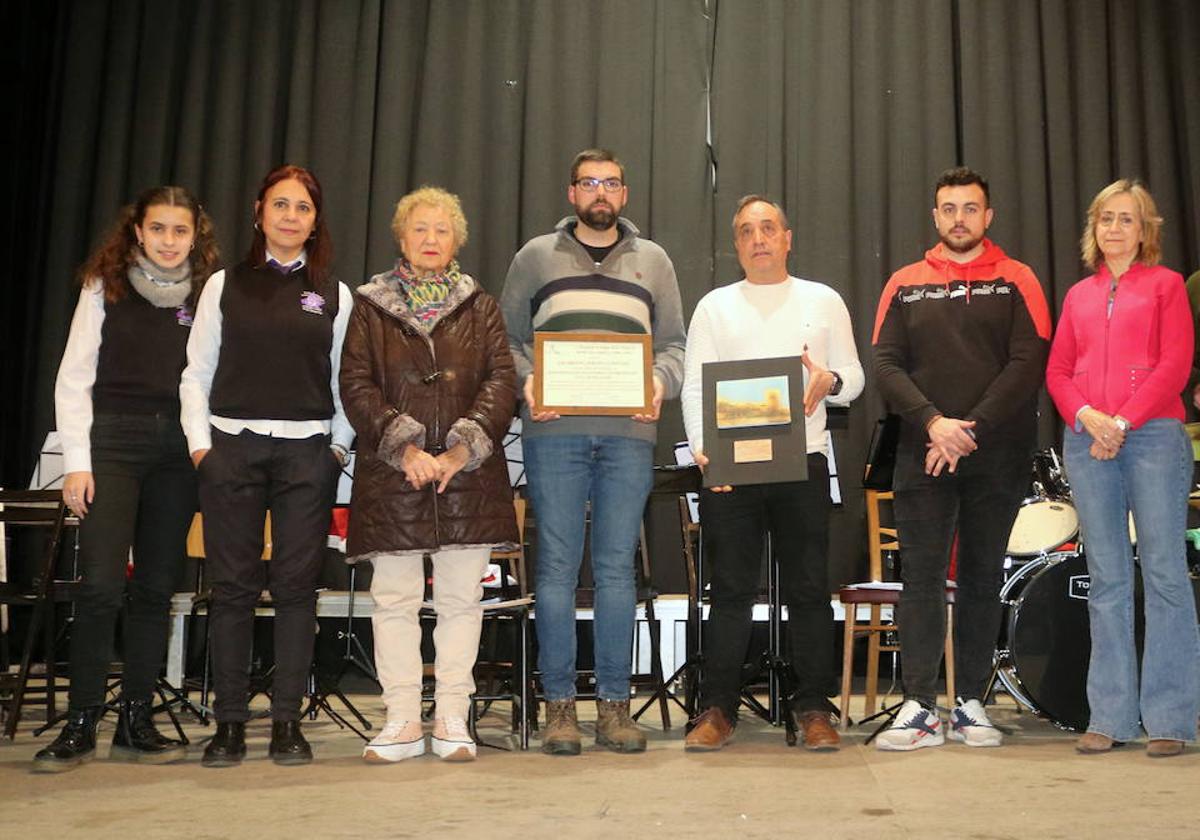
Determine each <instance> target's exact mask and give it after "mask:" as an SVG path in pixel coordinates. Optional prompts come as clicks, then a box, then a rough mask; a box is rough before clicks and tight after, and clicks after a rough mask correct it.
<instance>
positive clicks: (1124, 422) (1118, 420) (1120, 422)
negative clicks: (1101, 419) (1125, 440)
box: [1113, 417, 1129, 434]
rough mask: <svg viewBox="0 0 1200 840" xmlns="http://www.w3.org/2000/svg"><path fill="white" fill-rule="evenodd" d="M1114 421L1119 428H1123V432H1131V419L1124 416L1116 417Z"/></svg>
mask: <svg viewBox="0 0 1200 840" xmlns="http://www.w3.org/2000/svg"><path fill="white" fill-rule="evenodd" d="M1113 422H1114V423H1116V424H1117V428H1118V429H1120V430H1121V433H1122V434H1128V433H1129V421H1128V420H1126V419H1125V418H1124V417H1114V418H1113Z"/></svg>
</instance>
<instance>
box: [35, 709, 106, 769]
mask: <svg viewBox="0 0 1200 840" xmlns="http://www.w3.org/2000/svg"><path fill="white" fill-rule="evenodd" d="M103 711H104V707H103V706H85V707H84V708H82V709H70V710H68V711H67V722H66V724H64V725H63V728H62V731H61V732H59V733H58V737H57V738H55V739H54V741H53V743H51V744H50V745H49V746H47V747H45V748H43V749H41V750H38V753H37V755H35V756H34V757H33V772H35V773H62V772H65V771H67V770H74V769H75V768H76V767H78V766H79V765H80V764H83V762H85V761H91V760H92V758H93V756H95V755H96V724H97V723H98V722H99V720H100V715H101V713H102V712H103Z"/></svg>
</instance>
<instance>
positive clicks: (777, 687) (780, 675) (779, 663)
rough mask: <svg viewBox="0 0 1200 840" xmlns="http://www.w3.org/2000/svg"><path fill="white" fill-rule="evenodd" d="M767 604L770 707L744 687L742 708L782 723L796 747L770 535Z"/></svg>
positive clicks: (765, 667)
mask: <svg viewBox="0 0 1200 840" xmlns="http://www.w3.org/2000/svg"><path fill="white" fill-rule="evenodd" d="M767 605H768V609H769V617H768V619H767V634H768V635H767V649H766V650H764V651H763V653H762V657H761V658H760V659H759V662H760V663H761V670H765V671H766V672H767V705H766V706H764V705H763V704H762V702H761V701H760V700H759V699H758V698H757V697H755V696H754V694H753V692H752V691H750V690H749V688H748V687H743V689H742V696H741V700H742V705H744V706H746V707H747V708H748V709H750V711H752V712H754V714H756V715H758V716H759V717H760V718H762V719H763V720H765V721H766V722H767V723H769V724H771V725H772V726H779V724H780V723H782V724H783V726H784V732H785V738H786V740H787V745H788V746H789V747H794V746H796V719H795V717H794V716H793V715H792V680H791V670H792V666H791V663H790V662H788V660H787V659H785V658H784V656H783V645H784V639H783V594H782V586H781V585H780V575H779V560H778V559H777V558H776V556H775V551H774V547H773V546H772V544H771V537H770V535H767Z"/></svg>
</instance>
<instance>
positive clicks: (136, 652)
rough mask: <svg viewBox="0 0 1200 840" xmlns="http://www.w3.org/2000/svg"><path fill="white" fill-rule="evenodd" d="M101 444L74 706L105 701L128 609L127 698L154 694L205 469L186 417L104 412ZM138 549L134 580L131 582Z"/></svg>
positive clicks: (95, 458)
mask: <svg viewBox="0 0 1200 840" xmlns="http://www.w3.org/2000/svg"><path fill="white" fill-rule="evenodd" d="M91 439H92V476H93V480H94V481H95V485H96V495H95V498H94V500H93V501H92V504H91V505H89V509H88V514H87V516H86V517H84V519H83V522H82V523H81V524H80V528H79V571H80V573H81V582H80V589H79V595H78V597H77V598H76V600H75V621H74V624H73V626H72V630H71V654H70V655H71V666H70V675H71V688H70V692H69V700H68V702H69V704H70V706H71V708H73V709H79V708H84V707H87V706H98V705H100V704H102V703H103V702H104V683H105V678H106V677H107V675H108V669H109V662H110V660H111V658H112V655H113V639H114V635H115V628H116V624H117V617H118V615H120V613H121V610H122V607H123V608H124V610H125V625H124V633H123V638H124V642H125V645H124V647H125V650H124V657H123V658H124V662H125V667H124V672H123V673H124V676H123V678H122V681H121V692H122V695H123V696H124V697H126V698H128V699H134V700H144V699H148V698H149V697H150V695H151V692H152V691H153V690H154V681H155V679H156V678H157V677H158V673H159V670H160V669H161V668H162V663H163V657H164V655H165V653H166V647H167V631H168V628H169V624H170V610H171V596H172V595H173V594H174V593H175V587H176V584H177V583H178V581H179V575H180V571H181V570H182V569H183V561H184V556H185V553H186V541H187V532H188V526H189V524H190V523H191V520H192V514H193V513H194V512H195V510H196V473H195V470H193V469H192V462H191V461H190V460H189V458H188V451H187V442H186V441H185V440H184V437H183V429H182V428H181V427H180V425H179V416H178V415H177V414H175V413H171V414H160V415H138V414H97V415H96V416H95V417H94V418H93V420H92V433H91ZM131 549H132V551H133V574H132V576H130V577H128V578H127V572H128V566H129V559H130V550H131Z"/></svg>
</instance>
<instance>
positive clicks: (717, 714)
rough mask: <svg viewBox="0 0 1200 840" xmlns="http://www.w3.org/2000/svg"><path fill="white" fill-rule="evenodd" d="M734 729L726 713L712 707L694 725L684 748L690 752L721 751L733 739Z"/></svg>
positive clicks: (684, 743) (684, 741) (684, 742)
mask: <svg viewBox="0 0 1200 840" xmlns="http://www.w3.org/2000/svg"><path fill="white" fill-rule="evenodd" d="M733 728H734V725H733V724H732V723H730V722H729V719H728V718H727V717H725V712H723V711H722V710H721V709H720V708H719V707H717V706H710V707H709V708H707V709H705V710H704V711H703V712H702V713H701V714H700V716H699V717H698V718H696V720H695V722H694V723H693V724H692V729H691V731H690V732H688V734H687V737H686V738H684V739H683V748H684V749H685V750H687V751H688V752H712V751H713V750H719V749H721V747H723V746H725V745H726V744H728V743H729V742H730V741H731V740H732V739H733Z"/></svg>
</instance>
